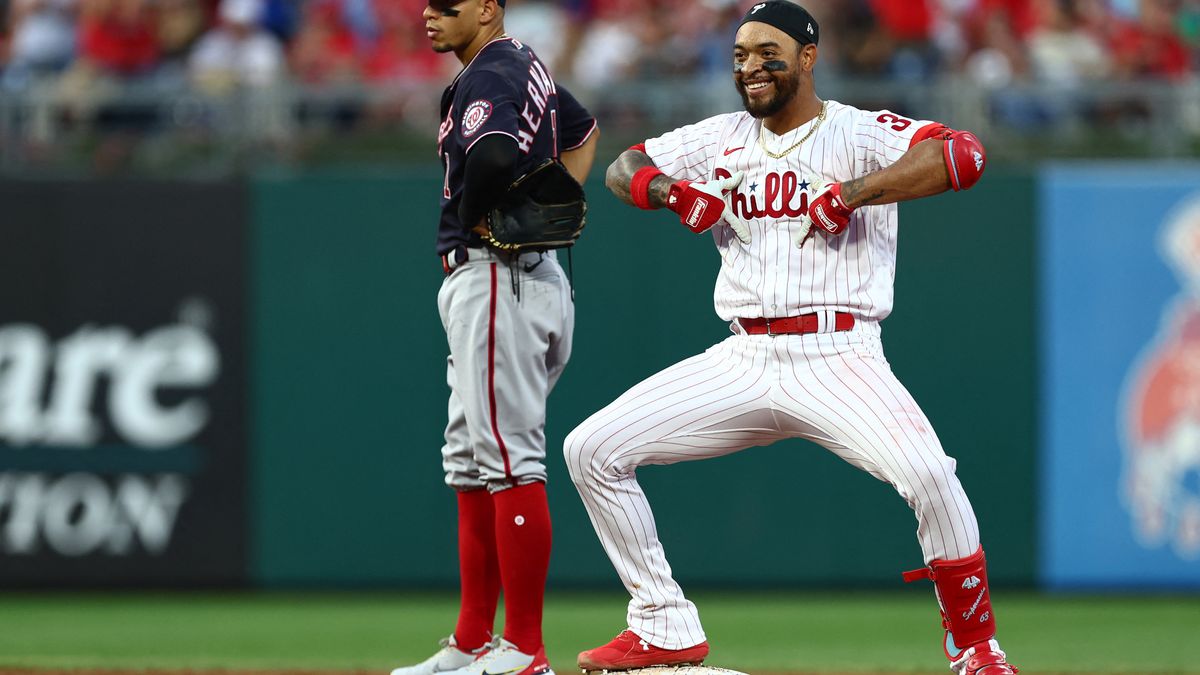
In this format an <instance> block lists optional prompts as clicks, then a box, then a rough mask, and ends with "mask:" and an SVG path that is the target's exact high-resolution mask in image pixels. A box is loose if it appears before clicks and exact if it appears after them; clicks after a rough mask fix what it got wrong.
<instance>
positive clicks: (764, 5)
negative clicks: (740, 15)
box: [750, 2, 767, 14]
mask: <svg viewBox="0 0 1200 675" xmlns="http://www.w3.org/2000/svg"><path fill="white" fill-rule="evenodd" d="M766 6H767V3H765V2H760V3H758V4H757V5H755V6H754V8H753V9H751V10H750V13H751V14H753V13H755V12H757V11H758V10H760V9H762V8H763V7H766Z"/></svg>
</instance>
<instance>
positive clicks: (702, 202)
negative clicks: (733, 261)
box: [667, 171, 750, 244]
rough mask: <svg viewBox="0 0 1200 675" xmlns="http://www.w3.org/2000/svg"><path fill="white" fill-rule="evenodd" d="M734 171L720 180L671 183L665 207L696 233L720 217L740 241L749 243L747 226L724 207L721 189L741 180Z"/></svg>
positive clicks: (723, 195)
mask: <svg viewBox="0 0 1200 675" xmlns="http://www.w3.org/2000/svg"><path fill="white" fill-rule="evenodd" d="M743 175H744V174H743V172H741V171H738V172H737V173H735V174H733V175H732V176H730V177H729V178H726V179H724V180H720V181H690V180H681V181H678V182H676V183H674V184H672V185H671V190H670V191H669V192H668V193H667V208H668V209H671V210H672V211H674V212H675V213H677V214H679V221H680V222H681V223H683V224H684V225H685V226H686V227H687V228H688V229H689V230H691V231H692V232H695V233H696V234H700V233H701V232H707V231H708V230H709V228H711V227H712V226H713V225H716V224H717V222H718V221H720V220H721V219H724V220H725V222H727V223H729V226H730V227H731V228H733V232H734V234H736V235H737V237H738V239H741V240H742V242H743V243H746V244H749V243H750V227H749V226H748V225H746V223H745V222H744V221H742V219H741V218H739V217H738V216H737V215H736V214H734V212H733V209H731V208H728V204H727V203H726V201H725V193H727V192H729V191H730V190H732V189H733V188H735V187H737V186H738V184H739V183H741V182H742V176H743Z"/></svg>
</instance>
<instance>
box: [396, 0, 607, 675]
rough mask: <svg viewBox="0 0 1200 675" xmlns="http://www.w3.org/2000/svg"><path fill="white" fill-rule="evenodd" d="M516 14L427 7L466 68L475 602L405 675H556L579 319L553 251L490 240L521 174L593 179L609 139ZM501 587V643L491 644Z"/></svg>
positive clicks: (463, 405) (464, 411) (456, 473)
mask: <svg viewBox="0 0 1200 675" xmlns="http://www.w3.org/2000/svg"><path fill="white" fill-rule="evenodd" d="M504 4H505V0H429V5H428V6H427V7H426V8H425V10H424V13H423V18H424V20H425V28H426V35H427V36H428V37H429V40H430V42H431V43H432V46H433V49H434V50H435V51H438V52H454V54H455V56H457V57H458V59H459V60H460V61H461V62H462V64H463V69H462V71H461V72H460V73H459V74H458V76H457V77H455V78H454V81H453V82H451V84H450V86H449V87H447V88H446V91H445V93H444V94H443V95H442V110H441V113H442V122H441V126H440V128H439V130H438V157H439V159H441V161H442V165H443V168H444V170H445V181H444V183H443V187H442V191H441V200H442V216H441V222H440V223H439V225H438V237H437V253H438V255H439V256H441V260H442V269H443V270H444V272H445V274H446V277H445V280H444V281H443V282H442V287H441V290H440V291H439V293H438V310H439V312H440V314H441V319H442V325H443V327H444V328H445V330H446V338H447V342H448V343H449V347H450V356H449V358H448V359H447V373H446V379H447V382H448V383H449V385H450V401H449V405H448V413H449V422H448V424H447V425H446V433H445V439H446V443H445V445H444V446H443V447H442V466H443V469H444V470H445V473H446V484H447V485H449V486H450V487H451V488H452V489H454V490H455V492H456V493H457V500H458V554H459V555H458V557H459V577H460V583H461V588H462V601H461V605H460V608H459V614H458V622H457V624H456V626H455V628H454V632H453V634H451V635H450V636H449V637H448V638H447V639H446V640H444V641H443V645H442V648H441V649H440V650H438V651H437V652H436V653H434V654H433V656H431V657H429V658H428V659H426V660H425V661H423V662H422V663H419V664H417V665H415V666H410V667H406V668H399V669H396V670H394V671H393V675H435V674H437V673H447V672H452V671H453V672H455V673H457V675H496V674H498V673H503V674H504V675H553V671H552V670H550V665H549V664H548V663H547V661H546V652H545V647H544V645H543V642H542V599H543V594H544V592H545V584H546V571H547V567H548V566H549V562H550V539H551V527H550V512H549V508H548V506H547V501H546V487H545V483H546V466H545V463H544V460H545V457H546V436H545V424H546V397H547V396H549V394H550V390H551V389H553V387H554V385H555V382H556V381H557V380H558V377H559V375H561V374H562V371H563V368H565V367H566V364H567V359H568V357H569V356H570V353H571V339H572V335H573V332H574V320H575V310H574V305H573V303H572V299H571V288H570V284H569V282H568V280H567V278H566V275H565V274H564V273H563V269H562V267H561V266H560V265H559V264H558V261H557V260H556V259H555V256H554V252H553V251H547V252H544V253H538V252H530V253H522V254H517V253H506V252H504V251H501V250H496V249H493V248H489V247H488V246H487V245H485V243H484V240H483V238H482V236H481V234H482V233H483V232H484V231H486V227H485V222H486V214H488V213H489V212H491V211H492V210H493V209H495V208H496V207H497V205H498V204H500V203H502V201H503V198H504V196H505V195H506V194H507V192H508V188H509V186H510V185H511V184H512V183H513V181H514V179H516V178H518V177H521V176H525V175H527V174H529V173H530V172H532V171H533V170H534V169H535V168H536V167H539V166H542V165H543V164H544V163H545V162H546V161H548V160H551V159H559V160H561V162H562V164H563V165H564V166H565V168H566V171H568V172H569V173H570V174H571V176H572V177H574V178H575V180H576V181H578V182H580V183H582V182H583V180H584V179H585V178H586V176H587V174H588V171H589V170H590V168H591V165H592V160H593V159H594V157H595V146H596V138H597V131H596V120H595V119H594V118H593V117H592V116H591V114H589V113H588V111H587V110H585V109H584V108H583V106H581V105H580V104H579V103H578V102H577V101H576V100H575V98H574V97H573V96H571V94H570V93H569V92H568V91H567V90H566V89H564V88H562V87H561V86H559V85H558V84H557V83H556V82H554V80H553V79H552V78H551V76H550V74H549V72H548V70H547V69H546V67H545V65H544V64H543V63H542V62H541V61H540V60H539V59H538V58H537V56H536V55H535V54H534V52H533V50H531V49H530V48H529V47H528V46H527V45H525V44H522V43H521V42H520V41H518V40H515V39H513V38H511V37H509V36H507V35H505V33H504ZM501 588H503V590H504V605H505V619H504V634H503V636H496V637H495V639H493V635H492V630H493V625H494V622H495V613H496V607H497V603H498V597H499V594H500V590H501Z"/></svg>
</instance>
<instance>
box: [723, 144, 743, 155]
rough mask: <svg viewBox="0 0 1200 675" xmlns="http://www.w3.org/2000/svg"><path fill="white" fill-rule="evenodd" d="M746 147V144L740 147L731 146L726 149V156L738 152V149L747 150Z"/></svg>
mask: <svg viewBox="0 0 1200 675" xmlns="http://www.w3.org/2000/svg"><path fill="white" fill-rule="evenodd" d="M745 149H746V146H744V145H743V146H742V147H740V148H730V149H728V150H726V151H725V156H726V157H728V156H730V155H732V154H733V153H735V152H737V151H738V150H745Z"/></svg>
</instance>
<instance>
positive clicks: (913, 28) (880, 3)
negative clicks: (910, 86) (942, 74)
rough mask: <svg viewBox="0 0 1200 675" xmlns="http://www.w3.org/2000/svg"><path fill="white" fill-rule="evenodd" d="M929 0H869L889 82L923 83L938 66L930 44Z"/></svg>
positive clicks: (934, 50) (931, 41)
mask: <svg viewBox="0 0 1200 675" xmlns="http://www.w3.org/2000/svg"><path fill="white" fill-rule="evenodd" d="M932 2H933V0H870V2H869V3H868V6H869V7H870V10H871V13H872V14H873V15H874V17H875V19H876V23H877V31H878V32H877V35H878V37H879V38H881V39H882V40H884V41H885V43H886V44H887V45H888V53H887V55H886V60H885V61H884V63H883V64H882V65H883V71H884V73H885V74H886V75H888V76H889V77H891V78H892V79H897V80H905V81H923V80H927V79H928V78H929V77H930V76H931V75H933V73H934V71H935V70H936V69H937V67H938V64H939V58H938V53H937V50H936V49H935V47H934V43H933V40H932V37H933V28H934V13H933V8H932V7H931V6H930V4H931V3H932Z"/></svg>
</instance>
